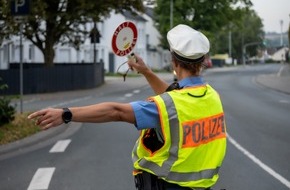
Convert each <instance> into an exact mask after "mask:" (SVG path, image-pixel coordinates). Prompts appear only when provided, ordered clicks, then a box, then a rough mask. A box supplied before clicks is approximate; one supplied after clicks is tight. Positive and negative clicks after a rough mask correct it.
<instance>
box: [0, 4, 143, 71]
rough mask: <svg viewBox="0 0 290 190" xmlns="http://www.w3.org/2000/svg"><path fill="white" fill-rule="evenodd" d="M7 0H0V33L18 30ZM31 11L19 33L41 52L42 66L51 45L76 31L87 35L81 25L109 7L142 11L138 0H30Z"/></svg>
mask: <svg viewBox="0 0 290 190" xmlns="http://www.w3.org/2000/svg"><path fill="white" fill-rule="evenodd" d="M9 2H10V1H9V0H0V36H5V37H7V38H9V36H11V35H15V34H18V33H19V28H20V24H19V23H16V22H15V21H14V20H13V18H12V16H11V13H10V12H9V10H10V9H9ZM31 3H32V6H31V14H30V15H29V16H28V17H27V21H25V22H23V23H22V24H23V35H24V37H25V38H27V39H29V40H30V41H31V42H32V43H33V44H34V45H35V46H37V47H38V48H39V49H40V51H41V52H42V53H43V56H44V62H45V65H46V66H52V65H53V59H54V56H55V53H54V47H55V46H56V45H57V44H58V43H73V42H74V36H75V34H76V33H79V34H80V33H82V34H84V35H87V34H88V32H89V31H86V28H85V24H86V23H88V22H99V21H100V20H101V19H103V18H105V17H106V16H108V15H109V13H110V12H111V11H113V10H115V11H116V12H122V11H123V10H129V11H132V12H133V11H134V10H138V11H143V3H142V1H141V0H98V1H95V0H31Z"/></svg>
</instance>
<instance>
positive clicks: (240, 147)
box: [227, 134, 290, 188]
mask: <svg viewBox="0 0 290 190" xmlns="http://www.w3.org/2000/svg"><path fill="white" fill-rule="evenodd" d="M227 136H228V140H229V141H230V143H232V144H233V145H234V146H235V147H236V148H237V149H238V150H240V151H241V152H242V153H243V154H245V155H246V156H247V157H248V158H250V159H251V160H252V161H253V162H254V163H255V164H257V165H258V166H260V167H261V168H262V169H263V170H265V171H266V172H267V173H269V174H270V175H271V176H273V177H274V178H276V179H277V180H279V181H280V182H281V183H282V184H284V185H285V186H286V187H288V188H290V182H289V181H288V180H287V179H286V178H284V177H283V176H281V175H280V174H278V173H277V172H275V171H274V170H273V169H272V168H270V167H269V166H267V165H266V164H264V163H263V162H262V161H261V160H259V159H258V158H257V157H255V156H254V155H253V154H251V153H250V152H249V151H247V150H246V149H245V148H244V147H242V146H241V145H240V144H239V143H237V141H235V140H234V139H233V138H232V137H231V136H230V135H229V134H227Z"/></svg>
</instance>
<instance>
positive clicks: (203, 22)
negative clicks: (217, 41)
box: [155, 0, 252, 47]
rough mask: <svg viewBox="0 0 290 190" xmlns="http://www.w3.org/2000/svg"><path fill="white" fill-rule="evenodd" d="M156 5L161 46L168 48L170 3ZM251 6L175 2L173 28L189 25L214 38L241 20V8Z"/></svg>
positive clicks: (227, 0) (237, 1)
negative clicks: (219, 32)
mask: <svg viewBox="0 0 290 190" xmlns="http://www.w3.org/2000/svg"><path fill="white" fill-rule="evenodd" d="M156 4H157V6H156V7H155V14H156V23H157V27H158V29H159V31H160V32H161V34H162V36H163V38H162V44H161V45H162V46H163V47H166V46H167V42H166V33H167V31H168V30H169V29H170V1H168V0H157V1H156ZM238 5H239V6H238ZM251 6H252V3H251V1H250V0H214V1H212V0H178V1H177V0H173V15H174V16H173V26H176V25H178V24H181V23H183V24H187V25H189V26H191V27H193V28H195V29H196V30H200V31H202V32H203V33H205V34H206V35H207V36H208V37H209V38H213V37H214V36H215V34H216V33H217V32H218V31H220V30H221V29H222V28H223V27H225V26H227V25H228V24H229V23H231V22H232V23H234V22H237V21H238V20H239V18H240V17H241V14H242V11H241V9H242V8H241V7H243V8H249V7H251Z"/></svg>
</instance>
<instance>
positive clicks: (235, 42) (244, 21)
mask: <svg viewBox="0 0 290 190" xmlns="http://www.w3.org/2000/svg"><path fill="white" fill-rule="evenodd" d="M239 12H240V13H239V14H240V15H241V17H240V18H239V20H238V22H237V20H236V22H233V23H231V24H229V25H228V26H227V27H224V28H221V30H220V31H219V32H217V33H216V36H215V38H214V39H213V41H214V43H212V45H213V47H212V48H213V49H214V50H215V52H217V53H228V52H229V47H228V44H229V31H231V37H232V40H231V42H232V57H233V58H237V59H241V58H242V47H243V45H244V44H247V43H252V42H261V46H259V45H258V46H249V47H248V48H247V56H254V55H256V54H257V48H263V47H262V46H263V40H264V35H265V34H264V31H263V24H262V20H261V19H260V17H259V16H258V15H257V14H256V12H255V11H253V10H251V9H246V8H244V9H240V10H239Z"/></svg>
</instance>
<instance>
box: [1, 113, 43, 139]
mask: <svg viewBox="0 0 290 190" xmlns="http://www.w3.org/2000/svg"><path fill="white" fill-rule="evenodd" d="M27 115H28V113H24V114H16V115H15V119H14V120H13V121H12V122H11V123H8V124H5V125H2V126H0V145H4V144H8V143H11V142H14V141H17V140H20V139H23V138H25V137H28V136H30V135H32V134H35V133H37V132H39V131H40V130H41V129H40V128H39V127H38V126H36V125H35V124H34V121H31V120H28V119H27Z"/></svg>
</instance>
